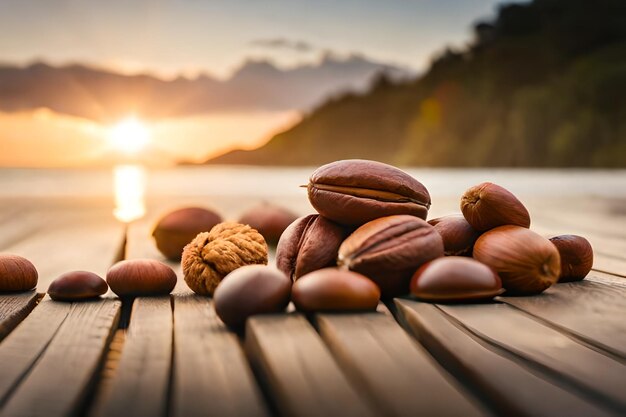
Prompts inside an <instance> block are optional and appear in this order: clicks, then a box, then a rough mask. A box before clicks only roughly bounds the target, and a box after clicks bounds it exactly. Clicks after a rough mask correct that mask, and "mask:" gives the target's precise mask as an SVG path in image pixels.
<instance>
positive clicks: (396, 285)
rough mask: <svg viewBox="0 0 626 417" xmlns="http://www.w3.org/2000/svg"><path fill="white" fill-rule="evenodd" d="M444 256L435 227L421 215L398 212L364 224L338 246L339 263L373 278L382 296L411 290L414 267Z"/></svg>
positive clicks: (390, 295)
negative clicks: (421, 217)
mask: <svg viewBox="0 0 626 417" xmlns="http://www.w3.org/2000/svg"><path fill="white" fill-rule="evenodd" d="M440 256H443V241H442V240H441V236H440V235H439V233H437V231H436V230H435V228H434V227H433V226H431V225H429V224H428V223H426V222H425V221H424V220H422V219H420V218H419V217H415V216H409V215H396V216H388V217H381V218H380V219H376V220H373V221H371V222H369V223H365V224H364V225H363V226H361V227H359V228H358V229H356V230H355V231H354V233H352V234H351V235H350V236H348V238H347V239H346V240H344V242H343V243H342V244H341V246H340V247H339V255H338V260H337V264H338V265H339V266H345V267H347V268H348V269H350V270H352V271H355V272H358V273H360V274H363V275H365V276H366V277H368V278H370V279H371V280H373V281H374V282H375V283H376V284H377V285H378V287H379V288H380V291H381V292H382V297H383V298H390V297H394V296H397V295H402V294H407V293H408V292H409V282H410V280H411V276H412V275H413V273H414V272H415V270H416V269H417V268H418V267H420V266H421V265H423V264H424V263H426V262H428V261H430V260H432V259H435V258H438V257H440Z"/></svg>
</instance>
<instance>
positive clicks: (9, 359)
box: [0, 298, 71, 406]
mask: <svg viewBox="0 0 626 417" xmlns="http://www.w3.org/2000/svg"><path fill="white" fill-rule="evenodd" d="M70 307H71V304H70V303H57V302H55V301H52V300H50V299H49V298H46V299H44V300H43V301H41V302H40V303H39V305H38V306H37V308H35V310H34V311H33V312H32V313H31V314H30V315H29V316H28V317H27V318H26V319H25V320H24V321H23V322H22V323H21V324H20V325H19V326H18V327H17V328H16V329H15V330H14V331H13V332H12V333H11V334H9V335H8V336H7V338H6V339H4V341H3V342H2V343H0V364H2V372H0V406H1V405H2V404H4V403H5V402H6V400H7V399H8V396H9V395H10V394H11V392H12V391H13V390H14V389H15V387H16V386H17V385H18V384H19V382H20V381H21V380H22V378H23V377H24V376H25V375H26V374H27V373H28V372H29V371H30V370H31V368H32V367H33V364H34V363H35V362H36V361H37V360H38V359H39V357H40V356H41V354H42V352H43V351H44V350H45V349H46V347H47V346H48V344H49V343H50V341H51V340H52V338H53V337H54V335H55V334H56V332H57V331H58V329H59V327H60V326H61V324H62V323H63V321H64V320H65V318H66V317H67V315H68V313H69V311H70Z"/></svg>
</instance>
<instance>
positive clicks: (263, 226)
mask: <svg viewBox="0 0 626 417" xmlns="http://www.w3.org/2000/svg"><path fill="white" fill-rule="evenodd" d="M297 218H298V216H297V215H296V214H295V213H293V212H291V211H289V210H287V209H286V208H283V207H279V206H275V205H273V204H269V203H262V204H259V205H257V206H254V207H252V208H250V209H249V210H248V211H246V212H245V213H244V214H242V215H241V217H240V218H239V220H238V222H239V223H241V224H247V225H248V226H250V227H252V228H253V229H256V230H257V231H258V232H259V233H261V235H263V237H264V238H265V241H266V242H267V243H268V244H270V245H276V244H277V243H278V240H279V239H280V235H282V234H283V232H284V231H285V229H286V228H287V227H288V226H289V225H290V224H291V223H293V222H294V221H295V220H296V219H297Z"/></svg>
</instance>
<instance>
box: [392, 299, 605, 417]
mask: <svg viewBox="0 0 626 417" xmlns="http://www.w3.org/2000/svg"><path fill="white" fill-rule="evenodd" d="M396 304H397V306H398V309H399V314H400V318H401V320H402V321H403V323H404V324H405V325H406V326H407V329H408V330H410V331H411V332H412V333H413V334H414V335H415V336H416V337H417V338H418V340H419V341H420V342H421V343H422V344H423V345H424V346H425V347H426V348H427V349H428V351H429V352H430V353H431V354H432V355H433V356H434V357H435V358H436V359H437V360H438V361H439V363H441V364H442V365H443V366H444V367H446V369H448V370H449V371H450V372H451V373H452V374H453V375H455V376H457V377H458V378H460V379H462V380H463V381H465V383H466V384H467V386H468V387H469V388H471V389H473V390H475V392H476V394H477V395H479V396H481V397H482V399H483V401H485V402H486V403H488V404H491V406H492V407H493V408H494V410H495V411H496V413H497V414H499V415H507V416H562V415H567V416H581V417H588V416H601V415H612V413H611V412H609V411H607V410H604V409H601V408H599V407H597V406H596V405H594V404H592V403H590V402H588V401H585V400H584V399H582V398H580V397H579V396H578V395H576V394H575V393H572V392H569V391H567V390H565V389H563V388H561V387H560V386H557V385H554V384H553V383H551V382H549V381H547V380H545V379H543V378H542V377H541V374H537V373H536V372H534V370H533V369H532V368H529V367H527V366H526V364H524V363H520V362H519V361H517V360H515V357H513V356H511V355H509V354H507V352H506V351H502V350H501V349H498V348H496V347H494V346H493V345H490V344H488V343H486V342H485V341H483V340H482V339H480V338H477V337H475V336H474V335H472V334H471V333H470V332H468V331H466V329H463V328H462V327H459V326H458V325H456V324H455V323H453V322H451V321H450V320H449V319H448V318H447V317H446V316H445V315H444V314H443V313H442V312H441V310H439V309H438V308H437V307H436V306H434V305H432V304H427V303H420V302H417V301H410V300H400V299H396Z"/></svg>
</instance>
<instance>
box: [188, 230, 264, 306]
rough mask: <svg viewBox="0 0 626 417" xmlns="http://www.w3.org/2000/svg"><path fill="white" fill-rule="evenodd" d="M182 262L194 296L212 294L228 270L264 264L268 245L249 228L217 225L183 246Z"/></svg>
mask: <svg viewBox="0 0 626 417" xmlns="http://www.w3.org/2000/svg"><path fill="white" fill-rule="evenodd" d="M181 263H182V267H183V274H184V277H185V282H186V283H187V285H188V286H189V288H191V289H192V290H193V291H194V292H195V293H196V294H200V295H213V291H215V288H217V285H218V284H219V283H220V281H221V280H222V279H223V278H224V277H225V276H226V275H228V274H229V273H230V272H231V271H234V270H235V269H237V268H239V267H241V266H244V265H254V264H264V265H266V264H267V243H265V239H263V236H261V234H260V233H259V232H257V231H256V230H255V229H253V228H251V227H250V226H248V225H244V224H239V223H235V222H224V223H219V224H218V225H216V226H215V227H213V228H212V229H211V231H210V232H203V233H200V234H199V235H198V236H196V237H195V238H194V239H193V240H192V241H191V242H190V243H189V244H188V245H187V246H185V249H184V250H183V256H182V262H181Z"/></svg>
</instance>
